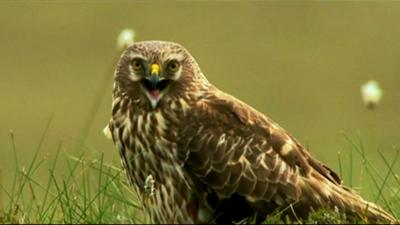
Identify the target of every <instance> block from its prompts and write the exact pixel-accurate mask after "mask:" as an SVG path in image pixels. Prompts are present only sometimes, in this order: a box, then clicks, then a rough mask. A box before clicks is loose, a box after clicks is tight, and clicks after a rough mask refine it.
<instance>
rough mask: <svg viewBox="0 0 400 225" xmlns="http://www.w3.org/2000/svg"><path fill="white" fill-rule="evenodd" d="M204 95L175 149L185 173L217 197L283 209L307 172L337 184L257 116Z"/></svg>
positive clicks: (233, 102) (216, 94)
mask: <svg viewBox="0 0 400 225" xmlns="http://www.w3.org/2000/svg"><path fill="white" fill-rule="evenodd" d="M210 93H213V94H210V95H209V96H207V97H205V98H204V99H202V100H201V101H199V102H198V103H197V105H196V107H194V108H193V110H192V111H191V113H190V115H189V119H188V120H187V121H186V124H185V128H183V129H182V130H181V133H180V141H179V143H178V147H179V149H184V150H183V151H182V153H181V155H180V157H181V158H182V159H183V160H184V162H185V167H186V168H187V171H189V173H191V174H192V175H193V176H194V177H196V179H198V180H200V182H201V183H203V184H204V185H205V186H207V187H208V188H211V189H212V190H213V191H214V192H216V193H217V195H218V196H219V198H229V197H230V196H232V194H238V195H240V196H244V197H245V198H246V200H247V201H260V200H265V201H266V202H275V203H276V204H277V205H285V204H287V203H293V202H295V201H297V200H299V197H300V194H301V193H302V191H303V190H301V187H300V186H299V185H298V183H299V180H300V179H302V178H304V177H308V176H312V175H310V174H311V173H312V174H315V173H318V174H320V175H321V176H320V177H325V178H326V180H328V182H332V183H334V184H340V183H341V180H340V178H339V177H338V175H336V174H335V173H334V172H333V171H331V170H330V169H329V168H328V167H326V166H325V165H323V164H322V163H321V162H319V161H317V160H316V159H314V158H313V157H311V155H310V154H309V152H308V151H307V150H306V149H305V148H304V147H303V146H301V145H300V144H299V143H298V141H296V140H295V139H294V138H293V137H291V136H290V135H289V134H288V133H287V132H286V131H285V130H283V129H282V128H281V127H280V126H278V125H277V124H276V123H274V122H273V121H271V120H270V119H268V118H267V117H265V116H264V115H262V114H261V113H260V112H258V111H256V110H255V109H253V108H251V107H250V106H248V105H246V104H245V103H243V102H241V101H239V100H237V99H235V98H234V97H232V96H230V95H227V94H224V93H223V92H221V91H219V90H218V89H214V91H212V92H210ZM324 180H325V179H324Z"/></svg>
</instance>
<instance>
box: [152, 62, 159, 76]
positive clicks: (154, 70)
mask: <svg viewBox="0 0 400 225" xmlns="http://www.w3.org/2000/svg"><path fill="white" fill-rule="evenodd" d="M151 74H152V75H153V74H154V75H160V66H159V65H158V64H152V65H151Z"/></svg>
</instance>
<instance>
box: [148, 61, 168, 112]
mask: <svg viewBox="0 0 400 225" xmlns="http://www.w3.org/2000/svg"><path fill="white" fill-rule="evenodd" d="M150 69H151V70H150V76H149V77H146V78H145V79H143V86H144V87H145V89H146V95H147V97H148V98H149V100H150V103H151V106H152V107H153V109H154V108H155V107H157V104H158V102H159V101H160V99H161V97H162V95H163V93H162V91H163V90H164V89H165V88H166V87H167V85H168V83H169V81H168V80H167V79H160V66H159V65H158V64H152V65H151V67H150Z"/></svg>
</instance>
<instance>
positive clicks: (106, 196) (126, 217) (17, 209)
mask: <svg viewBox="0 0 400 225" xmlns="http://www.w3.org/2000/svg"><path fill="white" fill-rule="evenodd" d="M49 124H50V122H49ZM49 124H48V125H49ZM48 125H47V127H46V129H45V131H44V132H43V135H42V138H41V140H40V141H39V144H38V146H37V148H36V151H35V154H34V157H33V158H32V160H31V161H30V162H29V164H28V165H21V163H20V161H19V159H18V157H17V151H18V149H17V148H16V146H17V145H16V143H15V138H14V135H13V134H12V133H11V135H10V140H11V148H12V151H13V154H14V162H15V171H14V178H13V181H12V185H11V188H6V187H5V186H4V185H3V183H2V174H1V171H0V187H1V190H0V222H1V223H143V222H146V221H148V218H147V217H146V216H145V215H144V213H143V209H142V208H141V205H140V204H138V199H137V197H136V194H135V193H133V192H132V190H131V188H130V187H129V184H128V183H127V179H126V177H125V174H124V172H123V171H122V170H121V169H120V165H119V164H118V165H110V164H107V163H105V162H104V157H103V155H102V154H100V155H98V156H90V157H88V156H86V155H85V154H82V155H79V156H77V157H74V156H70V155H67V154H65V153H63V151H62V149H63V147H62V144H61V143H60V144H59V146H58V147H57V149H54V151H55V153H56V154H55V157H54V159H52V161H51V163H50V165H49V166H46V163H45V161H46V160H48V159H46V158H40V157H38V156H39V152H40V151H41V149H42V146H43V142H44V140H45V136H46V132H47V129H48V127H49V126H48ZM344 139H345V140H346V141H347V142H348V144H349V150H348V152H347V153H340V154H338V164H339V171H338V172H339V173H340V175H341V176H342V177H344V178H345V184H346V185H348V186H352V187H353V188H356V189H360V190H362V193H367V194H369V195H370V196H372V198H370V199H369V200H370V201H374V202H376V203H378V204H379V205H381V206H383V207H384V208H385V209H387V210H388V211H389V212H391V213H392V214H394V215H395V216H396V217H399V216H400V188H399V187H400V178H399V176H398V174H397V172H398V171H396V170H395V168H396V163H398V157H399V150H394V151H395V152H396V153H395V156H394V157H391V158H390V159H389V158H388V157H387V156H385V155H384V154H383V153H382V152H379V156H380V157H381V161H382V163H383V164H384V165H385V168H386V169H385V170H381V171H378V169H377V168H376V167H375V166H374V165H373V164H372V163H371V162H370V160H369V159H368V157H367V155H366V154H365V149H364V146H363V144H362V141H361V138H358V139H357V141H356V142H355V141H352V139H351V138H349V137H348V136H347V135H344ZM357 160H359V161H358V163H359V164H360V170H361V172H360V174H362V179H361V178H360V179H355V177H354V176H353V172H354V171H355V170H356V163H357ZM60 163H65V165H66V168H67V169H65V168H64V169H59V168H58V167H57V165H59V164H60ZM43 170H44V171H47V174H48V176H47V180H45V181H44V180H43V179H39V178H38V177H37V176H36V173H37V172H38V171H43ZM357 180H358V181H359V184H363V186H362V187H355V186H353V185H354V184H355V183H357V182H356V181H357ZM363 195H364V194H363ZM285 210H288V209H285ZM281 212H282V211H277V213H275V214H273V215H270V216H268V217H267V219H266V221H265V223H275V224H279V223H284V222H286V223H300V222H307V223H340V222H343V220H342V217H341V216H340V215H338V214H337V213H335V212H327V211H317V212H315V213H312V214H310V216H309V218H308V219H307V221H289V220H288V219H287V218H281ZM360 223H361V222H360Z"/></svg>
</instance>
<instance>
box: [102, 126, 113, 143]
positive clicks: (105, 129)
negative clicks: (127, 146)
mask: <svg viewBox="0 0 400 225" xmlns="http://www.w3.org/2000/svg"><path fill="white" fill-rule="evenodd" d="M103 134H104V136H106V138H107V139H110V140H111V139H112V135H111V130H110V127H109V126H108V124H107V126H106V127H104V129H103Z"/></svg>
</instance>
